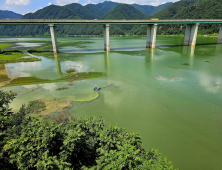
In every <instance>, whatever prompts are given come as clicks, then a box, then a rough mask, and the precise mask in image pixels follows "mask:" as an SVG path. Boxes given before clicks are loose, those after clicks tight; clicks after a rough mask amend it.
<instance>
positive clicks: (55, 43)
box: [49, 24, 58, 53]
mask: <svg viewBox="0 0 222 170" xmlns="http://www.w3.org/2000/svg"><path fill="white" fill-rule="evenodd" d="M49 27H50V34H51V38H52V47H53V52H54V53H57V52H58V45H57V40H56V33H55V25H53V24H52V25H49Z"/></svg>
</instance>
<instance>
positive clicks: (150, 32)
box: [0, 19, 222, 53]
mask: <svg viewBox="0 0 222 170" xmlns="http://www.w3.org/2000/svg"><path fill="white" fill-rule="evenodd" d="M67 24H68V25H76V24H97V25H98V24H100V25H103V36H104V50H105V51H110V44H109V25H112V24H115V25H117V24H121V25H124V24H131V25H135V24H139V25H147V40H146V48H155V45H156V31H157V25H158V24H186V30H185V38H184V46H195V45H196V38H197V32H198V26H199V24H222V19H176V20H72V19H0V25H48V26H49V27H50V34H51V39H52V46H53V52H54V53H57V52H58V45H57V40H56V32H55V25H67ZM217 43H218V44H222V25H221V26H220V31H219V36H218V40H217Z"/></svg>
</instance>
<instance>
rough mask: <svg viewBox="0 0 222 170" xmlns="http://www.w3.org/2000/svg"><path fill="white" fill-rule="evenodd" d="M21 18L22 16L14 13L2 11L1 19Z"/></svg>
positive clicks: (0, 13)
mask: <svg viewBox="0 0 222 170" xmlns="http://www.w3.org/2000/svg"><path fill="white" fill-rule="evenodd" d="M21 17H22V15H21V14H17V13H14V12H12V11H3V10H0V19H20V18H21Z"/></svg>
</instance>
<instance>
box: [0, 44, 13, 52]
mask: <svg viewBox="0 0 222 170" xmlns="http://www.w3.org/2000/svg"><path fill="white" fill-rule="evenodd" d="M10 46H12V44H9V43H0V52H1V50H4V49H5V48H7V47H10Z"/></svg>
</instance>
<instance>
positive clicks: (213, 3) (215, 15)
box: [173, 0, 222, 19]
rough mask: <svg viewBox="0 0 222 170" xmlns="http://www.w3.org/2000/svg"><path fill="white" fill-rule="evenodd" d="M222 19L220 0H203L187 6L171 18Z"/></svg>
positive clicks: (221, 2) (221, 3)
mask: <svg viewBox="0 0 222 170" xmlns="http://www.w3.org/2000/svg"><path fill="white" fill-rule="evenodd" d="M187 18H189V19H222V1H221V0H203V1H201V2H199V3H197V4H195V5H192V6H189V7H187V8H185V9H183V10H182V11H180V12H179V13H178V14H176V15H175V16H173V19H187Z"/></svg>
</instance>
